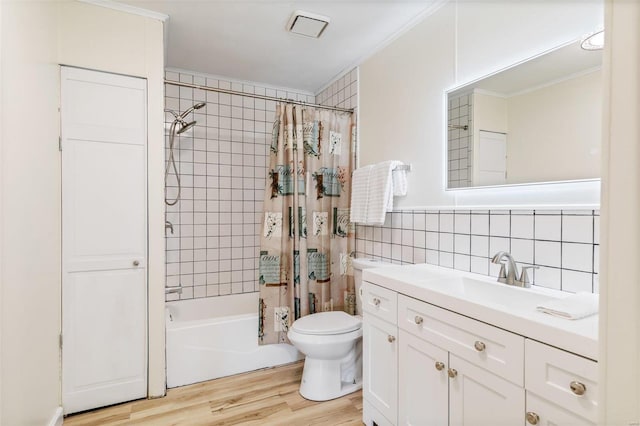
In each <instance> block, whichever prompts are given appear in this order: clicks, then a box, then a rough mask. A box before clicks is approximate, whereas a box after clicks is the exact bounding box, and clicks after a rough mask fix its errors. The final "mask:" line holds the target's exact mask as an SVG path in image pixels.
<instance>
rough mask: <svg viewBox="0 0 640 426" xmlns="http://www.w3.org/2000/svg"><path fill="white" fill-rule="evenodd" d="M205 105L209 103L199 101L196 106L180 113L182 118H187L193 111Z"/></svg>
mask: <svg viewBox="0 0 640 426" xmlns="http://www.w3.org/2000/svg"><path fill="white" fill-rule="evenodd" d="M205 105H207V103H206V102H198V103H197V104H195V105H194V106H192V107H191V108H189V109H187V110H186V111H185V112H183V113H182V114H180V118H185V117H186V116H187V115H189V114H191V113H192V112H193V111H195V110H197V109H200V108H203V107H204V106H205Z"/></svg>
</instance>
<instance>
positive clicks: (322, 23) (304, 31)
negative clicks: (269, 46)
mask: <svg viewBox="0 0 640 426" xmlns="http://www.w3.org/2000/svg"><path fill="white" fill-rule="evenodd" d="M327 25H329V18H328V17H326V16H322V15H316V14H315V13H309V12H303V11H301V10H296V11H295V12H293V15H291V18H290V19H289V23H288V24H287V30H288V31H290V32H292V33H294V34H300V35H303V36H307V37H314V38H318V37H320V36H321V35H322V32H323V31H324V29H325V28H327Z"/></svg>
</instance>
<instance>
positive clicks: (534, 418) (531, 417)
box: [527, 411, 540, 425]
mask: <svg viewBox="0 0 640 426" xmlns="http://www.w3.org/2000/svg"><path fill="white" fill-rule="evenodd" d="M539 422H540V416H539V415H537V414H536V413H534V412H532V411H529V412H527V423H529V424H532V425H537V424H538V423H539Z"/></svg>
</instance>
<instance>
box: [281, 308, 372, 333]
mask: <svg viewBox="0 0 640 426" xmlns="http://www.w3.org/2000/svg"><path fill="white" fill-rule="evenodd" d="M361 327H362V320H361V319H359V318H357V317H354V316H352V315H349V314H347V313H346V312H342V311H331V312H319V313H317V314H311V315H307V316H305V317H302V318H299V319H297V320H296V321H294V323H293V325H292V326H291V330H292V331H294V332H296V333H298V334H305V335H312V336H333V335H339V334H347V333H351V332H353V331H356V330H359V329H360V328H361Z"/></svg>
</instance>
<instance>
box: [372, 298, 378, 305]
mask: <svg viewBox="0 0 640 426" xmlns="http://www.w3.org/2000/svg"><path fill="white" fill-rule="evenodd" d="M373 304H374V305H376V306H380V299H378V298H377V297H374V298H373Z"/></svg>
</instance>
